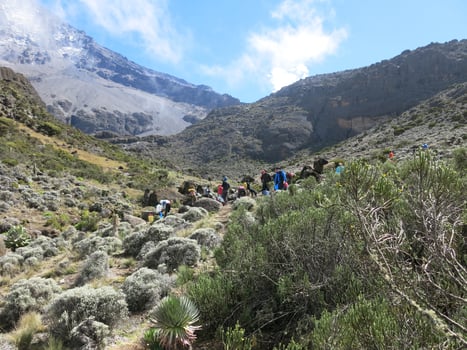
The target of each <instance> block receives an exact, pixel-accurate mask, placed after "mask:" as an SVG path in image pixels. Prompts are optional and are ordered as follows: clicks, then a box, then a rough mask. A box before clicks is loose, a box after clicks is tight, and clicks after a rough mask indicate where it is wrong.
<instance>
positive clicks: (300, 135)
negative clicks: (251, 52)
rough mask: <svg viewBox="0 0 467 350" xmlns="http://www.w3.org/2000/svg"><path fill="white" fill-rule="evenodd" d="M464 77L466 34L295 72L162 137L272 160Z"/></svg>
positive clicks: (341, 135) (390, 113)
mask: <svg viewBox="0 0 467 350" xmlns="http://www.w3.org/2000/svg"><path fill="white" fill-rule="evenodd" d="M465 81H467V40H462V41H457V40H454V41H451V42H448V43H445V44H430V45H428V46H425V47H422V48H418V49H416V50H414V51H409V50H407V51H404V52H402V53H401V54H400V55H399V56H396V57H394V58H392V59H390V60H384V61H382V62H379V63H376V64H373V65H371V66H368V67H364V68H360V69H354V70H348V71H343V72H338V73H333V74H324V75H318V76H313V77H309V78H306V79H303V80H300V81H298V82H296V83H295V84H292V85H290V86H287V87H285V88H283V89H281V90H280V91H278V92H277V93H275V94H272V95H270V96H268V97H265V98H263V99H261V100H259V101H257V102H256V103H253V104H247V105H239V106H232V107H227V108H222V109H217V110H214V111H212V112H211V113H210V114H209V115H208V116H207V117H206V118H205V119H203V120H202V121H200V122H199V123H197V124H196V125H192V126H190V127H188V128H187V129H185V130H184V131H183V132H181V133H180V134H178V135H177V136H176V137H174V138H172V141H171V142H170V143H169V144H170V145H171V146H175V147H174V148H175V149H183V150H185V151H187V150H191V152H190V155H193V157H195V158H197V160H198V161H201V162H209V161H212V160H214V159H216V158H217V159H219V158H221V157H222V156H225V155H237V156H240V157H249V158H251V159H258V160H265V161H269V162H277V161H281V160H283V159H286V158H287V157H290V155H291V154H293V152H295V151H298V150H301V149H305V148H306V149H310V150H319V149H321V148H323V147H326V146H329V145H333V144H335V143H338V142H340V141H342V140H345V139H347V138H349V137H351V136H354V135H356V134H358V133H360V132H362V131H364V130H368V129H369V128H371V127H373V126H375V125H377V124H380V123H382V122H384V121H387V120H390V119H393V118H395V117H397V116H398V115H400V114H401V113H402V112H403V111H405V110H407V109H409V108H411V107H413V106H415V105H417V104H418V103H420V102H421V101H423V100H426V99H428V98H429V97H431V96H433V95H435V94H436V93H438V92H440V91H442V90H444V89H446V88H448V87H450V86H452V85H453V84H456V83H462V82H465ZM207 133H209V137H206V136H205V135H206V134H207Z"/></svg>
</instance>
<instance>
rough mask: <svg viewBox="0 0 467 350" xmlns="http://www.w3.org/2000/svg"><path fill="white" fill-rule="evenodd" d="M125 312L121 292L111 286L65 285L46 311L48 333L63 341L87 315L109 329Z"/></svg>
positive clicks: (126, 313) (67, 339)
mask: <svg viewBox="0 0 467 350" xmlns="http://www.w3.org/2000/svg"><path fill="white" fill-rule="evenodd" d="M127 316H128V308H127V304H126V302H125V296H124V295H123V294H122V293H120V292H117V291H115V290H114V289H113V288H111V287H102V288H96V289H94V288H91V287H88V286H84V287H78V288H73V289H69V290H67V291H65V292H63V293H62V294H60V295H59V296H58V297H57V298H55V299H54V300H53V301H52V303H51V304H50V305H49V307H48V308H47V311H46V320H47V324H48V325H49V330H50V333H51V334H52V335H53V336H55V337H57V338H58V339H61V340H63V341H64V342H67V343H69V342H70V341H71V336H72V330H73V329H74V328H75V327H78V326H79V325H80V324H81V323H82V322H83V321H86V320H87V319H89V318H91V317H93V319H94V320H95V321H97V322H101V323H103V324H105V325H107V326H109V327H110V329H112V328H113V327H114V326H115V325H116V324H117V323H119V322H121V321H122V319H125V318H126V317H127Z"/></svg>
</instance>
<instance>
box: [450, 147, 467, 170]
mask: <svg viewBox="0 0 467 350" xmlns="http://www.w3.org/2000/svg"><path fill="white" fill-rule="evenodd" d="M452 155H453V158H454V167H455V169H456V170H457V171H459V172H460V173H465V171H466V170H467V148H457V149H455V150H454V151H453V152H452Z"/></svg>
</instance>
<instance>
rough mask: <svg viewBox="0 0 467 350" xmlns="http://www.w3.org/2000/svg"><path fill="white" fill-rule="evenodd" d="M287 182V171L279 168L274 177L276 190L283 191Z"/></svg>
mask: <svg viewBox="0 0 467 350" xmlns="http://www.w3.org/2000/svg"><path fill="white" fill-rule="evenodd" d="M286 182H287V176H286V175H285V171H284V170H282V168H281V167H277V168H276V174H275V175H274V190H283V189H284V184H285V183H286Z"/></svg>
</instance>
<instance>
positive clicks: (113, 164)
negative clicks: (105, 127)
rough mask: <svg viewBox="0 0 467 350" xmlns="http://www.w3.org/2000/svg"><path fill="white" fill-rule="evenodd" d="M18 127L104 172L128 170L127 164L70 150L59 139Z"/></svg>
mask: <svg viewBox="0 0 467 350" xmlns="http://www.w3.org/2000/svg"><path fill="white" fill-rule="evenodd" d="M17 126H18V128H19V129H20V130H22V131H24V132H25V133H26V134H28V135H29V136H31V137H34V138H35V139H38V140H39V141H41V142H42V143H43V144H46V145H50V146H52V147H54V148H55V149H59V150H61V151H64V152H67V153H70V154H72V152H73V153H74V154H75V156H76V157H77V158H78V159H80V160H83V161H86V162H88V163H91V164H94V165H97V166H99V167H101V168H102V169H103V170H104V171H115V170H117V169H118V168H123V169H125V168H126V164H125V163H122V162H118V161H114V160H111V159H108V158H106V157H101V156H99V155H96V154H92V153H90V152H87V151H83V150H80V149H74V150H73V149H70V148H68V147H66V146H65V145H63V141H62V140H60V139H58V138H55V137H53V136H47V135H43V134H41V133H38V132H36V131H34V130H32V129H30V128H28V127H26V126H25V125H23V124H20V123H17Z"/></svg>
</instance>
